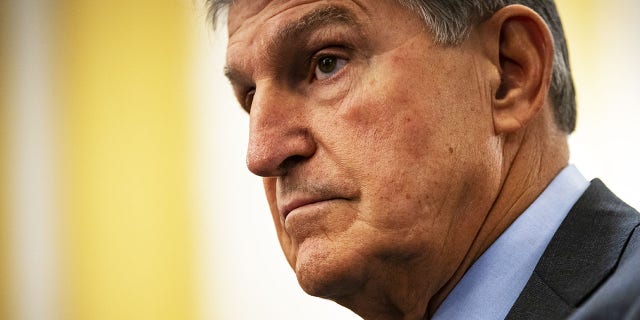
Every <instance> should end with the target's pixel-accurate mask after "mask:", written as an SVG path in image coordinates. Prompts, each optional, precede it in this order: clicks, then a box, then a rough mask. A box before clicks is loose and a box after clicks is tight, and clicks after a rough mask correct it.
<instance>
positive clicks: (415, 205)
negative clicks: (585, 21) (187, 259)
mask: <svg viewBox="0 0 640 320" xmlns="http://www.w3.org/2000/svg"><path fill="white" fill-rule="evenodd" d="M209 2H210V6H211V10H212V14H213V16H216V14H217V12H218V11H219V10H220V9H222V8H224V7H227V6H228V28H229V45H228V52H227V67H226V74H227V76H228V78H229V79H230V81H231V83H232V85H233V88H234V91H235V94H236V97H237V98H238V101H239V102H240V104H241V105H242V107H243V108H244V109H245V110H246V111H247V112H248V113H249V114H250V141H249V148H248V156H247V165H248V167H249V170H251V171H252V172H253V173H255V174H257V175H260V176H263V177H264V186H265V190H266V195H267V198H268V201H269V204H270V208H271V213H272V216H273V219H274V223H275V226H276V230H277V232H278V236H279V240H280V244H281V246H282V248H283V251H284V253H285V256H286V257H287V260H288V261H289V263H290V265H291V267H292V268H293V269H294V271H295V272H296V275H297V278H298V281H299V283H300V285H301V287H302V288H303V289H304V290H305V291H306V292H307V293H309V294H311V295H314V296H319V297H324V298H327V299H331V300H334V301H336V302H337V303H339V304H341V305H343V306H345V307H347V308H349V309H351V310H352V311H354V312H356V313H357V314H359V315H360V316H362V317H363V318H365V319H423V318H431V317H433V318H438V319H465V318H470V317H477V318H480V319H501V318H505V317H507V318H509V319H535V318H540V319H557V318H566V317H574V318H577V319H583V318H604V317H607V318H611V317H612V318H625V317H626V318H629V319H635V318H638V317H640V299H639V298H640V273H639V272H638V271H637V270H640V248H639V246H640V236H638V233H637V232H635V231H636V229H637V226H638V225H639V224H640V216H639V215H638V213H637V212H636V211H635V210H633V209H632V208H630V207H628V206H626V205H625V204H624V203H623V202H622V201H620V200H619V199H617V198H616V197H615V196H614V195H613V194H611V193H610V192H609V191H608V190H607V189H606V187H605V186H604V185H603V184H602V183H601V182H600V181H598V180H595V181H593V182H591V183H589V182H587V181H586V180H585V179H584V178H583V177H582V175H581V174H580V173H579V172H578V171H577V169H576V168H575V167H572V166H568V159H569V150H568V146H567V141H566V140H567V136H568V134H570V133H571V132H572V131H573V129H574V127H575V118H576V117H575V112H576V111H575V99H574V90H573V83H572V79H571V74H570V69H569V64H568V56H567V50H566V46H565V44H564V34H563V31H562V26H561V23H560V20H559V17H558V15H557V11H556V9H555V5H554V3H553V1H510V2H505V1H479V0H478V1H419V0H385V1H378V0H376V1H373V0H369V1H366V0H360V1H355V0H354V1H345V0H342V1H310V0H306V1H302V0H299V1H298V0H296V1H285V0H274V1H253V0H236V1H233V2H231V3H227V2H230V1H216V0H209ZM511 3H517V4H514V5H508V4H511Z"/></svg>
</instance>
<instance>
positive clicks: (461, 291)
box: [433, 165, 589, 320]
mask: <svg viewBox="0 0 640 320" xmlns="http://www.w3.org/2000/svg"><path fill="white" fill-rule="evenodd" d="M588 186H589V182H588V181H587V180H586V179H585V178H584V177H583V176H582V174H580V172H579V171H578V169H576V168H575V167H574V166H572V165H571V166H568V167H566V168H564V169H563V170H562V171H561V172H560V173H559V174H558V175H557V176H556V177H555V179H553V181H551V183H550V184H549V186H548V187H547V188H546V189H545V190H544V191H543V192H542V194H540V196H539V197H538V199H536V200H535V201H534V202H533V203H532V204H531V206H529V208H527V210H525V211H524V212H523V213H522V215H520V217H518V219H516V220H515V221H514V222H513V224H511V226H510V227H509V228H507V230H506V231H505V232H504V233H503V234H502V235H501V236H500V237H499V238H498V239H497V240H496V241H495V242H494V243H493V244H492V245H491V246H490V247H489V249H487V251H485V252H484V253H483V254H482V256H480V258H479V259H478V260H477V261H476V262H475V263H474V264H473V265H472V266H471V268H469V270H467V273H466V274H465V275H464V277H462V279H461V280H460V282H459V283H458V284H457V285H456V286H455V288H453V290H452V291H451V293H450V294H449V295H448V296H447V298H446V299H445V300H444V302H443V303H442V305H441V306H440V307H439V308H438V310H437V311H436V313H435V315H434V316H433V319H434V320H455V319H464V320H469V319H482V320H490V319H504V318H505V317H506V316H507V314H508V313H509V310H510V309H511V307H512V306H513V304H514V303H515V301H516V299H517V298H518V296H519V295H520V292H522V290H523V289H524V286H525V284H526V283H527V281H528V280H529V278H530V277H531V274H532V273H533V269H534V268H535V266H536V264H537V263H538V260H540V257H542V254H543V253H544V250H545V248H546V247H547V245H548V244H549V241H551V238H552V237H553V235H554V234H555V232H556V231H557V230H558V227H560V224H561V223H562V220H564V218H565V217H566V215H567V213H569V210H571V207H573V205H574V204H575V203H576V201H578V199H579V198H580V196H581V195H582V194H583V193H584V191H585V190H586V189H587V187H588Z"/></svg>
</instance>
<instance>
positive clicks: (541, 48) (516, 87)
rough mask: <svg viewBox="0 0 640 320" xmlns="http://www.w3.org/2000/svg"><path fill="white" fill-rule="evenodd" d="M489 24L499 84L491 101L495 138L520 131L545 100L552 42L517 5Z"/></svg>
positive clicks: (528, 11)
mask: <svg viewBox="0 0 640 320" xmlns="http://www.w3.org/2000/svg"><path fill="white" fill-rule="evenodd" d="M491 20H492V21H491ZM490 23H491V24H492V25H493V26H495V29H494V30H495V32H499V39H498V42H499V44H498V50H497V55H498V56H497V57H496V58H497V59H496V62H497V63H499V69H500V84H499V86H498V87H497V88H495V90H494V91H495V92H493V97H492V99H493V103H492V105H493V118H494V119H493V120H494V129H495V132H496V133H497V134H502V133H512V132H516V131H518V130H520V129H522V128H524V127H525V126H526V125H527V123H528V122H529V121H531V120H532V119H533V118H534V117H535V116H536V114H537V113H538V111H540V109H541V108H542V106H543V105H544V103H545V102H546V100H547V95H548V91H549V86H550V83H551V73H552V65H553V40H552V39H553V38H552V37H551V32H550V31H549V28H548V27H547V25H546V24H545V22H544V21H543V20H542V18H541V17H540V16H539V15H538V14H536V13H535V12H534V11H532V10H531V9H529V8H527V7H524V6H520V5H512V6H507V7H505V8H503V9H501V10H499V11H498V12H497V13H496V14H494V16H493V17H491V18H490Z"/></svg>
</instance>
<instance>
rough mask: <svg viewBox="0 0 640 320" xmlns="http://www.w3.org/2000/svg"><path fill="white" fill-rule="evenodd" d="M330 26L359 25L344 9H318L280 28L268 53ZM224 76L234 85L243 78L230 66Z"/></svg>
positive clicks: (270, 41)
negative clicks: (280, 45)
mask: <svg viewBox="0 0 640 320" xmlns="http://www.w3.org/2000/svg"><path fill="white" fill-rule="evenodd" d="M329 25H348V26H356V25H358V23H357V21H356V19H355V18H354V16H353V15H352V14H351V12H350V11H349V10H348V9H346V8H344V7H340V6H325V7H321V8H317V9H315V10H312V11H311V12H309V13H307V14H306V15H304V16H302V17H301V18H299V19H297V20H295V21H292V22H289V23H287V24H285V25H284V27H282V28H280V30H278V31H277V36H276V37H274V39H270V40H268V44H267V51H269V52H274V51H276V48H277V47H278V45H279V44H280V43H283V42H288V41H291V40H292V39H299V38H301V37H302V36H304V35H306V34H309V33H311V32H313V31H314V30H316V29H319V28H320V27H326V26H329ZM224 74H225V76H226V77H227V78H228V79H229V80H230V81H231V82H232V83H235V82H236V80H237V79H239V78H242V76H241V72H240V71H239V70H237V69H235V68H233V66H230V65H226V66H225V67H224Z"/></svg>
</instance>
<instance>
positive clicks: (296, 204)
mask: <svg viewBox="0 0 640 320" xmlns="http://www.w3.org/2000/svg"><path fill="white" fill-rule="evenodd" d="M334 199H337V198H335V197H313V196H307V197H298V198H293V199H291V200H290V201H285V203H284V206H283V207H282V212H281V213H282V217H283V218H285V219H286V218H287V216H288V215H289V213H291V211H293V210H295V209H298V208H300V207H304V206H306V205H310V204H314V203H318V202H322V201H329V200H334Z"/></svg>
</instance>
